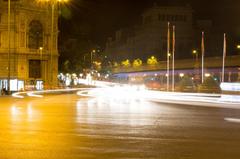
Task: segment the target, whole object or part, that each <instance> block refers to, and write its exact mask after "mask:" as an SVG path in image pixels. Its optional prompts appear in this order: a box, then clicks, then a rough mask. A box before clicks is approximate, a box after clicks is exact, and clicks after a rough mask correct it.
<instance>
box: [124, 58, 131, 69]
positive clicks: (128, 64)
mask: <svg viewBox="0 0 240 159" xmlns="http://www.w3.org/2000/svg"><path fill="white" fill-rule="evenodd" d="M122 66H123V67H130V66H131V63H130V61H129V60H128V59H127V60H125V61H122Z"/></svg>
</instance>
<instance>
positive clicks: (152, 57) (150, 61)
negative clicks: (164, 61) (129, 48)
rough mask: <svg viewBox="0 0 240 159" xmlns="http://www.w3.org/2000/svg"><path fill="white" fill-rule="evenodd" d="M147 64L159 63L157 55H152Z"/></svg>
mask: <svg viewBox="0 0 240 159" xmlns="http://www.w3.org/2000/svg"><path fill="white" fill-rule="evenodd" d="M147 64H148V65H157V64H158V60H157V58H156V57H155V56H151V57H150V58H148V59H147Z"/></svg>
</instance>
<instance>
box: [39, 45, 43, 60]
mask: <svg viewBox="0 0 240 159" xmlns="http://www.w3.org/2000/svg"><path fill="white" fill-rule="evenodd" d="M39 52H40V58H41V61H42V53H43V47H39Z"/></svg>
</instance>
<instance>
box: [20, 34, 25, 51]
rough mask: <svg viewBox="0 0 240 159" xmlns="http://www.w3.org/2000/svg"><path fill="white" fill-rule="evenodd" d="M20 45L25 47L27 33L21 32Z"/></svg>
mask: <svg viewBox="0 0 240 159" xmlns="http://www.w3.org/2000/svg"><path fill="white" fill-rule="evenodd" d="M20 47H25V33H24V32H20Z"/></svg>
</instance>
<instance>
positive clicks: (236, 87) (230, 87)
mask: <svg viewBox="0 0 240 159" xmlns="http://www.w3.org/2000/svg"><path fill="white" fill-rule="evenodd" d="M221 89H222V90H223V91H234V92H237V91H240V83H221Z"/></svg>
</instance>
